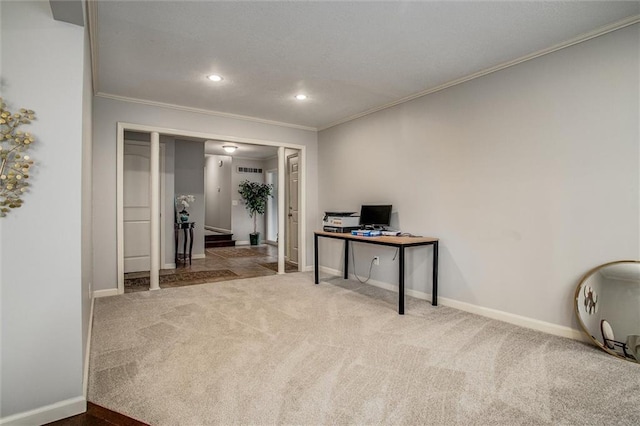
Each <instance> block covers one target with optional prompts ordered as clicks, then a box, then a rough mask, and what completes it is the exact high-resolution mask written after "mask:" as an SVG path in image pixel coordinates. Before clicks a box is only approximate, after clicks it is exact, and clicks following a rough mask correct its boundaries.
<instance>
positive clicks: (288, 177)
mask: <svg viewBox="0 0 640 426" xmlns="http://www.w3.org/2000/svg"><path fill="white" fill-rule="evenodd" d="M293 157H298V262H297V263H298V265H299V264H300V153H299V152H294V153H292V154H289V155H287V156H286V158H285V167H286V169H285V182H284V184H285V191H286V194H285V210H286V215H285V220H286V221H287V224H286V226H285V235H284V236H285V239H286V241H285V256H286V257H287V259H288V260H289V261H290V262H292V263H294V262H293V261H292V260H291V223H290V221H289V204H290V202H291V200H290V197H289V194H290V193H291V173H290V171H289V159H291V158H293ZM283 213H285V212H283ZM300 270H303V269H300Z"/></svg>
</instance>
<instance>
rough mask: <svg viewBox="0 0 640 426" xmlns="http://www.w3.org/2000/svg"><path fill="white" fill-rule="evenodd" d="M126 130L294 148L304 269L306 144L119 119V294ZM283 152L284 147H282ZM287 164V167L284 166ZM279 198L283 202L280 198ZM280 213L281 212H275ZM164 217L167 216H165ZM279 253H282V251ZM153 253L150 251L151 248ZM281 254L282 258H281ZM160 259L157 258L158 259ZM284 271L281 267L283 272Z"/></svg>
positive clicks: (120, 286)
mask: <svg viewBox="0 0 640 426" xmlns="http://www.w3.org/2000/svg"><path fill="white" fill-rule="evenodd" d="M125 130H131V131H138V132H148V133H151V132H157V133H159V134H160V135H171V136H186V137H193V138H199V139H217V140H225V141H229V142H237V143H248V144H253V145H263V146H274V147H278V148H291V149H297V150H298V154H299V156H300V157H299V160H298V163H299V167H300V170H299V174H298V179H299V180H298V185H299V188H300V192H299V194H298V203H299V204H300V209H299V210H298V212H299V215H300V217H299V220H298V232H299V233H298V270H299V271H304V270H306V262H307V257H306V248H307V247H306V235H305V234H306V229H307V223H306V222H307V217H306V205H307V200H306V196H307V194H306V192H307V191H306V171H307V167H306V158H307V151H306V149H307V147H306V146H304V145H298V144H292V143H287V142H278V141H270V140H265V139H253V138H242V137H237V136H229V135H220V134H215V133H205V132H194V131H190V130H180V129H172V128H165V127H159V126H148V125H144V124H135V123H127V122H122V121H119V122H118V123H117V129H116V265H117V279H118V294H122V293H124V222H123V205H124V187H123V183H124V182H123V181H124V179H123V178H124V173H123V172H124V171H123V165H124V155H123V154H124V132H125ZM283 151H284V149H283ZM285 167H286V166H285ZM284 196H285V194H284V191H280V192H279V193H278V201H279V202H281V203H282V204H281V205H282V206H284ZM280 200H282V201H280ZM278 215H279V216H281V213H280V212H278ZM165 216H166V215H165ZM279 244H285V243H284V241H282V242H281V241H279V242H278V245H279ZM282 247H284V246H282ZM281 253H282V254H281ZM152 256H153V251H152ZM281 256H282V259H280V257H281ZM158 261H159V260H158ZM278 264H282V265H284V250H282V251H281V250H278ZM282 273H284V270H283V271H282Z"/></svg>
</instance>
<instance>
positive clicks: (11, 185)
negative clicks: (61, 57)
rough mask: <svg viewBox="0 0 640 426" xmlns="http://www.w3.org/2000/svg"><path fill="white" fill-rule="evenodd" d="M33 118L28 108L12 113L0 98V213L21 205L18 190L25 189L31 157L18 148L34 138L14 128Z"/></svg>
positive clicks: (3, 214) (29, 121)
mask: <svg viewBox="0 0 640 426" xmlns="http://www.w3.org/2000/svg"><path fill="white" fill-rule="evenodd" d="M33 119H35V113H34V112H33V111H32V110H30V109H24V108H22V109H20V111H19V112H17V113H15V114H12V113H11V111H9V110H7V109H6V105H5V103H4V102H3V100H2V98H0V217H4V216H6V215H7V213H9V211H10V210H11V209H16V208H19V207H20V206H22V202H23V201H22V198H21V196H22V194H23V193H24V192H26V191H27V187H28V186H29V183H28V182H27V179H29V169H30V168H31V166H33V160H31V158H29V156H28V155H23V154H22V152H23V151H25V150H27V149H28V148H29V146H30V145H31V144H32V143H33V142H34V141H35V138H34V137H33V135H31V134H30V133H23V132H22V131H21V130H18V127H19V126H20V125H21V124H29V123H31V120H33Z"/></svg>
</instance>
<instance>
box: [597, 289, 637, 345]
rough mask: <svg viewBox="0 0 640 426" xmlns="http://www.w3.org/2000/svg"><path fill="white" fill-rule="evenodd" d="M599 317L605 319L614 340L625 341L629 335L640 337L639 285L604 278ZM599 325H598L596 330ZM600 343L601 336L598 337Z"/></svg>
mask: <svg viewBox="0 0 640 426" xmlns="http://www.w3.org/2000/svg"><path fill="white" fill-rule="evenodd" d="M600 295H601V296H602V303H601V304H600V312H599V314H600V317H601V318H602V319H606V320H607V321H608V322H609V324H611V327H612V328H613V331H614V333H615V337H616V340H618V341H621V342H626V341H627V336H629V335H640V300H639V299H638V296H639V295H640V283H639V282H638V281H632V280H620V279H614V278H605V279H604V283H603V285H602V286H601V290H600ZM599 329H600V323H598V330H599ZM598 340H600V341H602V334H601V333H600V334H599V336H598Z"/></svg>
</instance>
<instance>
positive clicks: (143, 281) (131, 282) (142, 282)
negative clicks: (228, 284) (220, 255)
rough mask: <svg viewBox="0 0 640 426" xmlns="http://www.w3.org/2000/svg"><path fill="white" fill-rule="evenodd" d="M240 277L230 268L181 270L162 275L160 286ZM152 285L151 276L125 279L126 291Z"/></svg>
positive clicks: (167, 286)
mask: <svg viewBox="0 0 640 426" xmlns="http://www.w3.org/2000/svg"><path fill="white" fill-rule="evenodd" d="M235 277H238V274H236V273H235V272H232V271H230V270H228V269H218V270H214V271H195V272H179V273H176V274H164V275H160V277H159V281H160V287H161V288H170V287H182V286H184V285H191V284H203V283H207V282H212V281H219V280H220V279H230V278H235ZM149 285H150V278H149V277H140V278H127V279H125V280H124V288H125V291H126V292H135V291H144V290H148V289H149Z"/></svg>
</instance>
